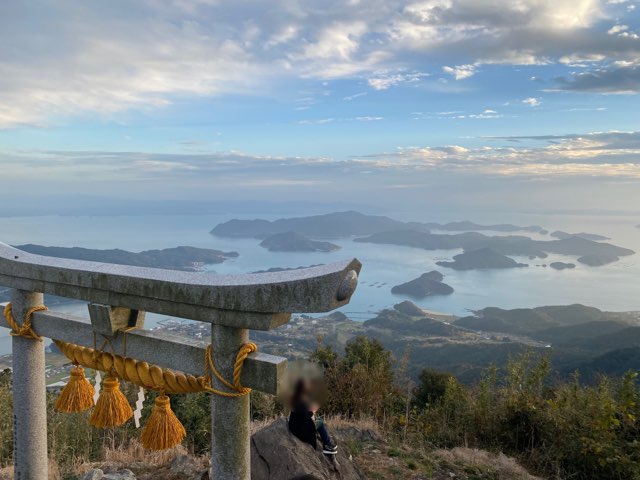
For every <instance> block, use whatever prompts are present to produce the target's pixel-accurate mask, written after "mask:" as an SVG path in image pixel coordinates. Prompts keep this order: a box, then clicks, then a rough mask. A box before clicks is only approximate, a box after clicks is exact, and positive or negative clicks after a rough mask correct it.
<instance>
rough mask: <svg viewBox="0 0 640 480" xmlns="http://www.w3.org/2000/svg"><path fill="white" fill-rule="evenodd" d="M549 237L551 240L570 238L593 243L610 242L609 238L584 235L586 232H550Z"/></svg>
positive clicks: (589, 234) (593, 234)
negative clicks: (582, 239)
mask: <svg viewBox="0 0 640 480" xmlns="http://www.w3.org/2000/svg"><path fill="white" fill-rule="evenodd" d="M550 235H551V236H552V237H553V238H558V239H560V240H564V239H565V238H570V237H579V238H584V239H586V240H593V241H594V242H601V241H603V240H610V238H609V237H605V236H604V235H598V234H597V233H586V232H580V233H567V232H563V231H562V230H556V231H555V232H552V233H551V234H550Z"/></svg>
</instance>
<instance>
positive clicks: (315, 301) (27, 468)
mask: <svg viewBox="0 0 640 480" xmlns="http://www.w3.org/2000/svg"><path fill="white" fill-rule="evenodd" d="M360 268H361V264H360V262H359V261H358V260H356V259H353V260H350V261H344V262H340V263H334V264H330V265H323V266H317V267H311V268H304V269H298V270H289V271H283V272H277V273H256V274H245V275H215V274H211V273H205V272H196V273H193V272H181V271H174V270H162V269H155V268H145V267H132V266H125V265H115V264H105V263H97V262H88V261H81V260H69V259H62V258H53V257H45V256H41V255H34V254H30V253H27V252H23V251H21V250H17V249H15V248H13V247H10V246H8V245H5V244H3V243H0V285H3V286H6V287H9V288H12V291H11V300H12V305H13V315H14V318H15V320H16V321H17V322H18V323H22V321H23V319H24V318H25V314H26V312H27V310H29V309H30V308H33V307H37V306H40V305H43V294H50V295H57V296H61V297H66V298H71V299H77V300H84V301H87V302H89V317H90V320H89V321H88V320H86V319H84V318H78V317H75V316H72V315H68V314H65V313H61V312H55V311H50V310H49V311H40V312H36V313H34V314H33V315H32V327H33V330H34V331H35V332H36V333H37V334H38V335H40V336H43V337H48V338H53V339H56V340H61V341H63V342H71V343H75V344H78V345H82V346H86V347H93V346H94V343H95V335H96V334H97V335H103V336H108V337H109V338H110V342H111V344H112V345H113V347H114V349H122V348H123V347H124V346H125V345H126V348H127V351H128V352H129V354H130V355H131V357H133V358H136V359H137V360H142V361H146V362H148V363H150V364H156V365H158V366H160V367H164V368H168V369H172V370H177V371H181V372H184V373H185V374H192V375H201V374H202V372H203V358H204V355H205V351H206V347H207V345H206V344H205V343H203V342H199V341H196V340H191V339H185V338H182V337H176V336H174V335H169V334H166V333H161V332H156V331H153V332H152V331H145V330H143V329H141V328H140V327H142V326H143V321H144V312H145V311H148V312H155V313H159V314H164V315H170V316H175V317H181V318H186V319H191V320H197V321H200V322H206V323H210V324H212V326H211V346H212V352H213V359H214V362H215V364H216V366H217V368H218V371H219V372H220V373H221V374H222V376H223V377H225V378H231V377H232V372H233V365H234V361H235V356H236V353H237V352H238V350H239V349H240V347H241V346H242V345H243V344H245V343H246V342H247V341H248V340H249V330H269V329H272V328H275V327H278V326H280V325H283V324H285V323H287V322H288V321H289V320H290V318H291V313H292V312H296V313H312V312H327V311H330V310H333V309H335V308H338V307H341V306H343V305H346V304H347V303H349V300H350V299H351V295H352V294H353V292H354V291H355V289H356V286H357V282H358V274H359V272H360ZM0 326H4V327H8V325H7V324H6V322H4V319H2V321H0ZM134 326H135V327H139V329H137V330H133V331H129V332H128V333H126V337H125V334H124V333H123V332H122V330H123V329H127V330H129V329H128V327H134ZM125 338H126V344H125ZM12 342H13V344H12V348H13V405H14V406H13V409H14V412H13V415H14V465H15V478H16V479H20V480H43V479H45V478H47V423H46V396H45V394H46V386H45V356H44V342H41V341H38V340H32V339H29V338H24V337H21V336H14V337H12ZM285 372H286V359H284V358H281V357H276V356H273V355H267V354H264V353H259V352H257V353H252V354H250V355H249V356H248V357H247V359H246V361H245V363H244V367H243V369H242V377H241V383H242V385H244V386H247V387H250V388H253V389H255V390H259V391H262V392H266V393H271V394H278V393H279V392H280V390H281V387H282V383H283V379H284V374H285ZM213 381H214V383H213V384H212V386H214V387H216V386H217V387H221V385H220V384H219V382H218V381H217V380H216V379H214V380H213ZM211 417H212V433H211V471H210V475H211V478H212V479H214V478H215V479H217V480H249V478H250V476H251V472H250V459H249V452H250V450H249V448H250V444H249V442H250V435H249V424H250V418H249V397H248V395H245V396H242V397H238V398H225V397H220V396H215V395H212V396H211Z"/></svg>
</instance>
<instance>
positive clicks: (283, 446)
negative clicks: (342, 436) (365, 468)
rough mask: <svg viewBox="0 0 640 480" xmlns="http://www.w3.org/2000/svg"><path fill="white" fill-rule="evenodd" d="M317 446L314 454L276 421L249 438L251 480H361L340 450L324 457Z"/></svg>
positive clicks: (360, 474) (348, 458)
mask: <svg viewBox="0 0 640 480" xmlns="http://www.w3.org/2000/svg"><path fill="white" fill-rule="evenodd" d="M338 440H339V438H338ZM339 443H340V442H338V444H339ZM319 444H320V442H318V449H317V450H314V449H313V448H312V447H311V446H310V445H308V444H307V443H304V442H301V441H300V440H298V439H297V438H296V437H295V436H293V435H292V434H291V432H289V428H288V426H287V421H286V420H285V419H283V418H281V419H278V420H276V421H275V422H273V423H272V424H271V425H269V426H268V427H266V428H264V429H263V430H261V431H259V432H258V433H256V434H254V435H253V437H252V438H251V479H252V480H303V479H304V480H365V478H366V477H365V476H364V475H363V474H362V473H361V471H360V470H359V469H358V467H357V466H356V465H355V464H354V462H353V460H352V459H351V458H350V456H349V454H348V453H347V452H346V450H345V448H344V446H342V445H339V447H338V454H337V455H334V456H328V455H324V454H323V453H322V450H321V449H320V445H319Z"/></svg>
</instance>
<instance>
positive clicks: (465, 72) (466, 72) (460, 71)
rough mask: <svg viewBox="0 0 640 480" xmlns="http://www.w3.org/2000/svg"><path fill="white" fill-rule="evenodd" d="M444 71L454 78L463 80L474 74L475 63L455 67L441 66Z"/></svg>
mask: <svg viewBox="0 0 640 480" xmlns="http://www.w3.org/2000/svg"><path fill="white" fill-rule="evenodd" d="M442 71H443V72H444V73H448V74H449V75H451V76H452V77H453V78H455V79H456V80H464V79H465V78H469V77H472V76H474V75H475V74H476V66H475V65H458V66H457V67H447V66H444V67H442Z"/></svg>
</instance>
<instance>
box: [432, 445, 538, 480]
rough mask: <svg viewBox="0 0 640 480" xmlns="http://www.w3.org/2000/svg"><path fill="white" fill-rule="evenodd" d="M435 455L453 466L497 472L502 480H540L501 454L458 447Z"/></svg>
mask: <svg viewBox="0 0 640 480" xmlns="http://www.w3.org/2000/svg"><path fill="white" fill-rule="evenodd" d="M434 454H435V455H436V456H437V457H438V458H440V459H442V460H444V461H446V462H448V463H451V464H464V465H466V466H471V467H476V468H479V469H489V470H493V471H495V472H496V473H497V474H498V475H499V476H500V478H509V479H513V480H540V478H539V477H534V476H533V475H530V474H529V473H528V472H527V471H526V470H525V469H524V468H523V467H521V466H520V465H519V464H518V463H517V462H516V461H515V460H514V459H513V458H511V457H507V456H506V455H504V454H502V453H499V454H493V453H490V452H487V451H486V450H477V449H475V448H462V447H457V448H454V449H451V450H436V451H435V452H434Z"/></svg>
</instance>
